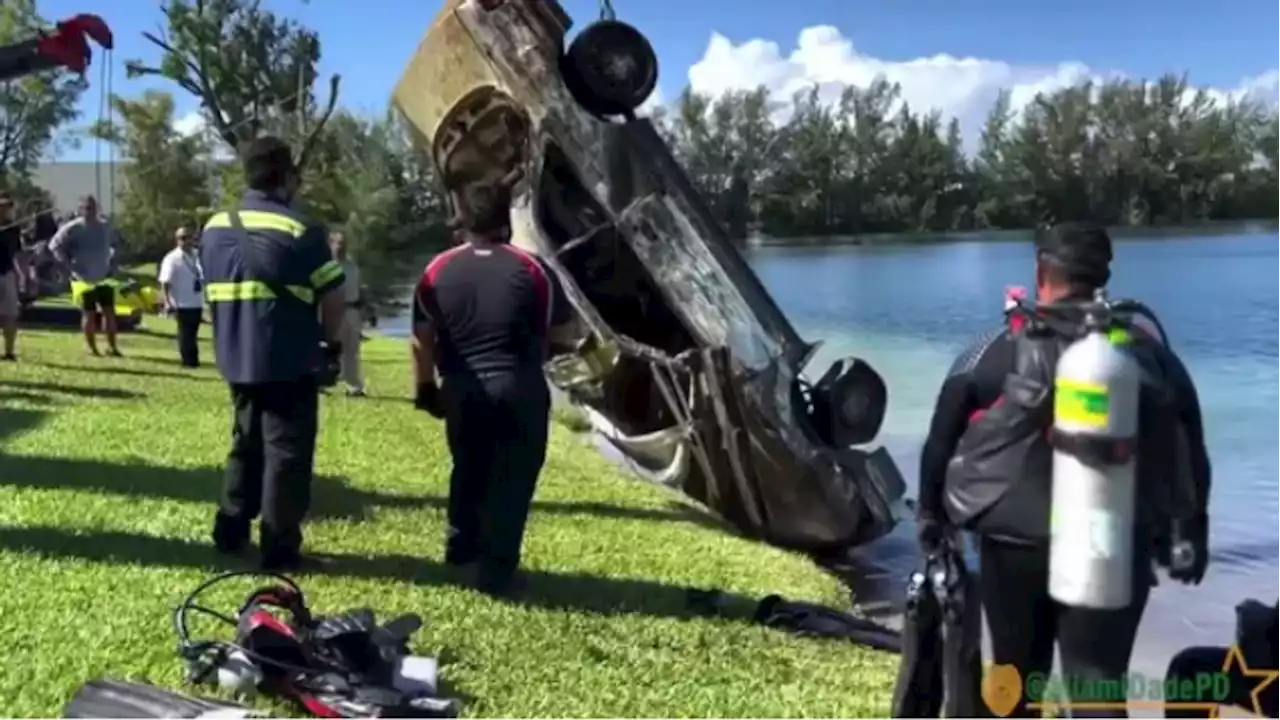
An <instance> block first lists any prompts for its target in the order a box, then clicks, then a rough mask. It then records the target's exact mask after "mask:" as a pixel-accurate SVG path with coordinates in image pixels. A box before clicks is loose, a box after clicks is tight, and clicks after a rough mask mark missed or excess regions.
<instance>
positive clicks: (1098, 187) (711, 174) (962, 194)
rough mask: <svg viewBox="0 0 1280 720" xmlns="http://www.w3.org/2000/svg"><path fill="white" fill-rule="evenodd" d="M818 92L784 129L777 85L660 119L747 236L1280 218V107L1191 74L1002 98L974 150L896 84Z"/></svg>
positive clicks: (687, 101)
mask: <svg viewBox="0 0 1280 720" xmlns="http://www.w3.org/2000/svg"><path fill="white" fill-rule="evenodd" d="M831 90H832V88H830V87H822V88H819V87H814V88H810V89H808V90H805V91H802V92H800V93H797V94H796V95H795V96H794V97H793V98H792V100H791V107H790V113H789V118H788V120H787V121H786V122H785V123H781V124H779V123H775V122H774V121H773V119H774V118H775V117H776V116H777V114H776V109H777V108H776V105H775V104H774V103H772V102H771V101H770V100H769V98H768V96H767V95H766V94H765V93H764V91H763V90H760V91H756V92H754V93H741V92H736V93H728V94H726V95H724V96H722V97H718V98H717V97H709V96H706V95H701V94H698V93H694V92H692V91H689V90H686V91H685V93H684V94H683V95H681V97H680V100H679V101H678V102H677V103H676V104H675V107H674V108H673V111H672V112H671V113H669V114H668V113H658V114H656V115H655V116H654V121H655V122H657V123H659V125H660V128H659V129H660V131H661V132H662V133H663V134H664V136H665V137H666V138H667V139H668V141H669V142H670V143H671V144H672V149H673V151H674V153H675V155H676V156H677V157H678V158H679V159H680V160H681V161H682V162H683V164H684V166H685V168H686V170H687V172H688V174H689V176H690V179H691V180H692V181H693V184H694V186H695V187H696V188H698V189H699V190H700V191H701V192H702V193H703V194H704V195H705V196H706V198H707V201H708V204H709V205H710V206H711V208H712V210H713V212H714V214H715V215H716V217H717V218H718V219H720V220H721V221H722V222H724V223H725V225H726V227H727V229H728V230H729V231H730V233H731V235H733V236H734V237H741V236H742V235H743V234H744V233H743V231H742V229H743V228H745V227H751V226H755V227H759V228H761V229H762V230H763V231H764V232H765V233H766V234H769V235H777V236H788V235H791V236H794V235H823V234H834V233H867V232H900V231H909V232H946V231H952V230H966V229H976V228H1027V227H1032V226H1035V225H1038V224H1040V223H1045V222H1061V221H1066V220H1081V219H1090V220H1094V221H1099V222H1104V223H1108V224H1121V225H1147V224H1166V223H1191V222H1201V221H1206V220H1231V219H1242V218H1266V219H1272V220H1274V219H1276V216H1277V205H1280V201H1278V199H1277V198H1278V196H1280V193H1277V160H1276V155H1277V111H1276V108H1275V107H1274V106H1269V107H1264V106H1261V105H1259V104H1258V103H1257V102H1256V101H1253V100H1248V99H1236V100H1225V101H1224V100H1221V99H1217V98H1216V97H1215V96H1214V95H1213V94H1211V93H1208V92H1206V91H1197V90H1195V89H1194V88H1193V87H1192V86H1191V84H1190V83H1189V82H1188V80H1187V78H1186V77H1185V76H1180V75H1172V74H1170V75H1165V76H1163V77H1161V78H1158V79H1157V80H1156V81H1154V82H1150V83H1148V82H1145V81H1136V80H1116V81H1111V82H1107V83H1104V84H1101V85H1095V84H1093V83H1081V84H1078V85H1075V86H1072V87H1066V88H1062V89H1059V90H1057V91H1054V92H1049V93H1041V94H1039V95H1037V96H1036V97H1035V98H1034V99H1033V100H1032V101H1031V102H1030V103H1029V104H1028V105H1026V106H1025V107H1022V108H1016V109H1015V108H1014V107H1012V105H1011V101H1010V95H1009V93H1008V92H1003V93H1001V94H1000V95H999V97H998V98H997V100H996V102H995V104H994V106H993V107H992V108H991V111H990V113H989V115H988V117H987V119H986V122H985V123H984V126H983V128H982V130H981V136H980V137H979V138H978V142H977V149H976V152H974V153H973V155H972V156H969V155H967V154H966V153H965V151H964V138H963V137H961V133H960V126H959V123H958V122H956V121H955V119H954V118H952V119H948V118H945V117H943V116H942V115H941V114H939V113H937V112H926V113H920V112H917V111H916V110H915V109H914V108H911V107H910V106H908V105H906V104H905V103H903V102H901V93H900V89H899V88H898V87H897V86H896V85H894V84H892V83H889V82H887V81H886V80H884V79H882V78H881V79H876V80H874V81H873V82H872V83H870V84H869V85H867V86H865V87H846V88H844V89H843V90H842V92H840V93H839V95H838V99H831V92H830V91H831Z"/></svg>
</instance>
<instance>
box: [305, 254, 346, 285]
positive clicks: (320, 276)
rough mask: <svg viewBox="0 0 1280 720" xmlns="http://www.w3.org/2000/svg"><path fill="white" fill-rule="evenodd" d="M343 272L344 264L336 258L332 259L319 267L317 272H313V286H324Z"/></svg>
mask: <svg viewBox="0 0 1280 720" xmlns="http://www.w3.org/2000/svg"><path fill="white" fill-rule="evenodd" d="M341 274H342V265H340V264H339V263H338V262H336V261H334V260H330V261H329V262H327V263H325V264H323V265H321V266H320V267H319V268H317V269H316V271H315V272H313V273H311V287H313V288H319V287H324V286H325V285H327V284H329V283H330V282H332V281H333V280H334V279H335V278H337V277H338V276H339V275H341Z"/></svg>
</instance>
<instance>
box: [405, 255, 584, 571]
mask: <svg viewBox="0 0 1280 720" xmlns="http://www.w3.org/2000/svg"><path fill="white" fill-rule="evenodd" d="M569 313H570V310H569V305H568V303H567V301H566V300H565V299H564V297H563V289H562V288H561V286H560V284H559V281H558V280H557V278H556V275H555V273H554V272H551V271H550V270H548V269H547V267H546V266H545V265H543V263H542V262H541V261H540V260H538V259H537V258H536V257H534V256H533V255H531V254H529V253H526V252H524V251H523V250H520V249H518V248H516V247H515V246H513V245H510V244H497V245H488V244H486V245H483V246H476V245H471V244H463V245H460V246H458V247H456V248H453V249H451V250H448V251H446V252H444V253H442V254H440V255H439V256H437V257H436V258H435V259H434V260H432V261H431V263H430V264H428V265H427V268H426V270H425V271H424V272H423V274H422V278H421V280H420V281H419V283H418V287H417V290H416V292H415V298H414V307H413V315H414V318H413V319H414V325H415V326H418V325H422V324H429V325H430V326H432V327H433V329H434V332H435V336H436V366H437V368H438V369H439V373H440V377H441V380H442V387H441V396H442V401H443V405H444V407H443V410H444V419H445V430H446V435H447V439H448V444H449V452H450V454H451V455H452V456H453V471H452V473H451V475H450V477H449V506H448V521H449V536H448V539H447V542H446V547H445V560H446V562H448V563H449V564H452V565H463V564H469V563H471V562H473V561H479V563H480V568H479V570H480V578H479V580H480V582H481V583H482V585H485V586H488V587H490V588H492V589H495V590H496V589H500V588H501V587H503V586H505V585H506V584H508V583H509V582H510V580H511V578H512V575H513V573H514V572H515V569H516V567H517V566H518V565H519V562H520V548H521V545H522V544H523V539H524V528H525V523H526V521H527V520H528V515H529V508H530V504H531V502H532V500H533V493H534V489H535V487H536V485H537V481H538V474H539V473H540V472H541V471H542V464H543V462H544V460H545V458H546V451H547V432H548V424H549V420H550V418H549V412H550V408H551V398H550V393H549V390H548V388H547V381H546V378H545V377H544V376H543V374H542V364H543V362H544V361H545V359H546V356H547V348H548V333H549V331H550V328H551V327H552V326H554V325H560V324H562V323H564V322H566V321H567V320H568V319H569V317H570V314H569Z"/></svg>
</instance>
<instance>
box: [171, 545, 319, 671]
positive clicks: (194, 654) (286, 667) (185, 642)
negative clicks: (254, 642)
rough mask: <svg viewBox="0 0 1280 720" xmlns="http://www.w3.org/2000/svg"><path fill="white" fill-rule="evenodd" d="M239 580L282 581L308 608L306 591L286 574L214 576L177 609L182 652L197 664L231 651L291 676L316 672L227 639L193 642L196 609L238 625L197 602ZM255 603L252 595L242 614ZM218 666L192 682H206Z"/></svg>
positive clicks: (175, 616) (175, 620)
mask: <svg viewBox="0 0 1280 720" xmlns="http://www.w3.org/2000/svg"><path fill="white" fill-rule="evenodd" d="M237 577H269V578H271V579H273V580H279V581H280V582H282V583H284V584H285V585H286V586H287V587H288V588H289V589H290V590H292V591H293V592H294V593H296V594H297V597H298V599H299V603H300V604H303V606H304V607H305V603H304V602H303V600H304V598H305V595H304V594H303V592H302V588H300V587H298V584H297V583H296V582H294V581H293V580H292V579H291V578H289V577H286V576H284V575H280V574H278V573H267V572H260V571H254V570H233V571H230V572H225V573H222V574H220V575H215V576H214V577H212V578H209V579H208V580H206V581H204V582H203V583H200V584H199V585H197V586H196V588H195V590H192V591H191V592H190V593H188V594H187V596H186V597H185V598H183V600H182V602H181V603H179V604H178V606H177V607H176V608H174V611H173V629H174V632H175V633H176V634H177V636H178V653H179V654H180V655H182V657H183V658H184V659H186V660H188V661H195V660H197V659H198V658H200V657H201V656H203V655H205V654H207V653H208V652H210V651H211V650H212V651H217V652H219V653H227V652H229V651H231V650H238V651H240V652H242V653H244V654H245V656H246V657H248V658H249V659H250V660H253V661H254V662H257V663H261V664H264V665H270V666H273V667H275V668H278V669H280V670H283V671H285V672H289V673H309V672H312V670H313V668H306V667H301V666H298V665H293V664H290V663H285V662H281V661H279V660H276V659H275V658H270V657H266V656H264V655H262V654H260V653H257V652H254V651H253V650H250V649H249V648H246V647H243V646H241V645H238V644H236V643H234V642H228V641H225V640H200V641H193V640H192V639H191V631H190V627H189V626H188V624H187V614H188V612H190V611H192V610H194V611H196V612H200V613H204V614H206V615H210V616H212V617H215V618H217V619H219V620H221V621H223V622H224V623H227V624H228V625H232V626H235V625H237V624H238V620H237V619H236V618H233V617H231V616H229V615H226V614H224V613H221V612H218V611H217V610H213V609H211V608H208V607H205V606H204V605H200V604H199V603H197V602H196V600H197V599H198V598H199V597H200V596H201V595H202V594H203V593H204V592H205V591H207V590H208V589H209V588H211V587H213V586H214V585H217V584H219V583H222V582H225V581H227V580H230V579H232V578H237ZM254 595H257V593H255V594H254ZM251 602H252V596H251V597H250V599H249V600H247V601H246V602H245V603H244V605H242V606H241V607H240V613H243V612H244V611H245V610H247V609H248V607H249V605H250V604H251ZM217 664H218V662H217V661H214V662H213V663H210V665H209V667H207V668H206V669H205V670H204V672H201V673H199V674H197V675H193V677H192V680H193V681H194V682H197V683H198V682H200V681H202V680H203V679H205V678H206V677H207V676H208V673H209V672H211V671H212V670H213V669H214V668H216V667H217Z"/></svg>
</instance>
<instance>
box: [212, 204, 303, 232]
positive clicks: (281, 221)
mask: <svg viewBox="0 0 1280 720" xmlns="http://www.w3.org/2000/svg"><path fill="white" fill-rule="evenodd" d="M240 222H242V223H244V229H245V230H275V231H276V232H282V233H284V234H285V235H288V236H290V237H293V238H300V237H302V234H303V233H305V232H306V231H307V226H306V225H303V224H302V223H300V222H298V221H297V220H294V219H293V218H291V217H289V216H287V215H281V214H279V213H273V212H265V211H263V210H241V211H240ZM229 227H232V225H231V216H230V215H228V214H227V213H225V212H220V213H215V214H214V216H213V217H211V218H209V222H207V223H205V224H204V229H205V230H208V229H210V228H229Z"/></svg>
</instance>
